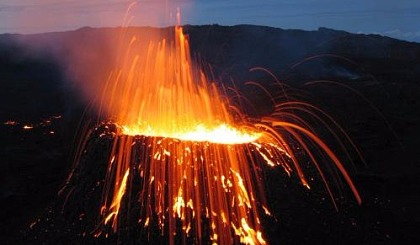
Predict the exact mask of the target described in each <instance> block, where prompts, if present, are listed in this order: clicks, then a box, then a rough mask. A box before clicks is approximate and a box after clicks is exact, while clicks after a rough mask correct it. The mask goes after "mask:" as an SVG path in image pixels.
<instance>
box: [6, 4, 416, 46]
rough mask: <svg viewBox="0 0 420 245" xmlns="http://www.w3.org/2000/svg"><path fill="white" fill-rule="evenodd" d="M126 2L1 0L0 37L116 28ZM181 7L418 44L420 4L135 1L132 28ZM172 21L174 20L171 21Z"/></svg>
mask: <svg viewBox="0 0 420 245" xmlns="http://www.w3.org/2000/svg"><path fill="white" fill-rule="evenodd" d="M130 2H131V1H127V0H1V1H0V33H5V32H13V33H15V32H19V33H35V32H46V31H63V30H71V29H76V28H79V27H82V26H93V27H100V26H119V25H121V24H122V23H123V18H124V14H125V12H126V9H127V7H128V6H129V4H130ZM177 7H180V8H181V11H182V19H183V21H182V23H184V24H221V25H235V24H257V25H267V26H273V27H280V28H284V29H304V30H314V29H317V28H318V27H321V26H322V27H329V28H333V29H339V30H346V31H349V32H353V33H377V34H382V35H387V36H392V37H396V38H399V39H405V40H412V41H417V42H420V1H419V0H138V1H137V4H136V6H134V7H133V8H132V10H131V12H130V15H129V16H133V18H132V19H130V20H131V21H130V24H131V25H151V26H166V25H173V24H174V23H175V22H176V21H175V18H174V17H173V16H174V15H171V14H170V13H174V12H176V8H177ZM171 16H172V17H171Z"/></svg>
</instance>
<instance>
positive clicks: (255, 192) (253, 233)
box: [97, 26, 360, 244]
mask: <svg viewBox="0 0 420 245" xmlns="http://www.w3.org/2000/svg"><path fill="white" fill-rule="evenodd" d="M173 36H174V39H166V38H157V39H156V40H151V41H150V42H149V43H148V44H147V45H146V46H144V45H141V44H140V42H139V39H140V37H139V36H134V37H133V38H131V39H130V42H129V44H128V46H127V49H126V51H125V52H124V53H123V57H122V58H121V59H120V60H119V63H118V67H117V69H115V70H114V71H113V72H112V73H111V74H110V76H109V79H108V81H107V83H106V85H105V88H104V90H103V93H102V96H101V99H100V100H101V101H100V105H101V108H100V110H101V112H102V113H103V114H105V115H106V116H107V117H110V118H112V120H113V121H115V123H116V125H118V131H117V134H116V135H115V137H114V144H113V148H112V153H111V156H110V160H109V165H108V173H107V177H106V182H105V191H104V196H103V202H102V208H101V217H102V225H105V226H108V225H109V226H111V227H112V229H113V231H115V232H116V231H117V230H118V229H119V223H120V221H121V219H124V217H120V210H121V203H122V202H123V200H124V198H128V197H126V193H127V192H128V190H129V189H130V188H132V187H133V186H132V185H133V183H131V182H132V179H133V178H134V177H138V178H140V179H141V183H142V184H141V186H140V191H139V193H138V196H136V197H135V198H137V201H138V202H139V204H140V207H141V210H140V213H141V219H140V220H139V223H140V224H141V225H142V226H143V227H144V228H147V227H149V226H150V225H152V224H155V225H157V226H159V227H160V230H161V232H162V234H163V233H164V231H167V234H166V235H168V237H169V241H170V242H171V243H174V237H175V236H177V235H180V236H186V237H190V236H194V237H196V240H195V241H196V242H197V243H202V241H205V240H206V239H209V240H211V241H212V243H215V244H232V243H235V242H238V241H239V242H241V243H244V244H265V243H266V241H265V239H264V235H263V231H262V227H261V221H260V214H261V213H262V211H264V212H265V213H266V214H269V211H268V209H267V207H266V204H265V197H264V191H263V184H262V183H263V180H262V178H261V176H260V172H259V171H258V169H260V165H261V162H262V163H263V164H264V163H266V164H267V165H268V166H272V167H275V166H281V167H283V169H284V170H285V171H286V172H287V173H289V174H291V173H292V172H294V171H296V172H297V175H298V177H299V178H300V180H301V182H302V183H303V185H305V186H307V187H308V188H309V184H308V182H307V181H306V178H305V175H304V172H303V170H302V169H301V167H300V165H299V163H298V158H297V157H296V154H295V147H293V146H292V145H291V144H290V141H289V140H290V138H292V139H293V142H295V143H297V144H298V145H299V146H300V147H301V149H303V151H305V152H306V153H307V154H308V155H309V157H310V159H311V160H312V162H313V163H314V164H315V165H316V167H317V169H318V170H319V173H320V176H321V177H322V179H323V180H324V181H325V178H324V174H323V172H322V169H321V168H320V167H319V161H321V160H320V159H319V158H317V156H316V155H315V153H313V152H320V153H321V155H322V157H321V158H322V160H325V159H327V160H328V161H330V162H332V163H333V164H334V165H335V166H336V167H337V168H338V170H339V171H340V172H341V174H342V175H343V176H344V178H345V180H346V181H347V183H348V184H349V185H350V187H351V189H352V191H353V193H354V194H355V196H356V198H357V200H358V201H359V202H360V197H359V194H358V193H357V190H356V188H355V187H354V185H353V183H352V181H351V179H350V177H349V175H348V174H347V172H346V170H345V169H344V167H343V166H342V164H341V162H340V160H339V159H338V158H337V156H336V155H335V154H334V152H333V151H332V150H331V149H330V148H328V146H327V145H326V144H325V143H324V142H323V141H322V140H321V139H319V138H318V137H317V136H316V135H315V134H314V133H312V132H311V130H310V127H307V124H306V123H305V122H304V121H303V120H302V119H299V118H298V117H294V116H293V115H292V114H291V113H290V112H287V110H288V109H289V108H290V107H292V109H293V110H296V108H303V109H302V110H304V111H307V110H309V109H311V108H310V106H309V105H302V104H293V103H289V104H283V105H279V106H278V107H276V112H275V113H274V114H273V115H272V117H270V118H266V119H264V120H262V121H260V122H259V123H256V124H253V123H250V122H248V121H246V120H245V119H244V118H245V117H244V116H243V115H238V114H239V112H238V110H236V109H235V110H234V109H233V108H231V107H230V105H229V103H228V101H227V100H226V99H225V98H224V96H223V95H222V94H221V93H220V92H219V91H218V88H217V87H216V85H215V84H214V83H211V82H209V81H208V80H207V77H206V75H205V74H204V72H203V71H202V70H201V69H200V68H199V67H198V66H196V65H195V64H194V63H193V62H192V60H191V55H190V51H189V50H190V49H189V44H188V39H187V38H186V37H185V36H184V34H183V30H182V28H181V27H179V26H177V27H175V29H174V33H173ZM232 111H236V114H233V113H232ZM279 115H280V116H281V117H282V118H286V120H278V118H280V116H279ZM238 118H241V120H239V119H238ZM287 118H288V119H289V120H287ZM280 129H281V130H282V131H284V132H285V134H282V133H280ZM140 136H141V137H140ZM135 147H142V148H141V149H142V151H143V153H142V154H141V156H140V157H139V156H137V157H133V152H135ZM253 155H258V157H253ZM134 175H135V176H134ZM325 182H326V181H325ZM325 185H326V188H327V190H328V192H329V194H330V195H331V196H333V193H332V191H331V190H330V189H329V187H328V185H327V183H325ZM204 223H206V224H208V226H209V227H208V228H207V227H203V226H202V225H203V224H204ZM205 229H207V230H209V232H207V233H209V237H208V238H206V237H203V236H204V235H203V234H207V233H206V232H204V230H205ZM179 230H181V234H179V233H178V234H176V233H177V231H179ZM101 233H102V231H99V232H98V233H97V235H100V234H101Z"/></svg>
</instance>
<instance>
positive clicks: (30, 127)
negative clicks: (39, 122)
mask: <svg viewBox="0 0 420 245" xmlns="http://www.w3.org/2000/svg"><path fill="white" fill-rule="evenodd" d="M33 128H34V127H33V126H32V125H25V126H23V129H26V130H29V129H33Z"/></svg>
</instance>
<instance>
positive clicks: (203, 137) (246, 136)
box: [122, 123, 261, 144]
mask: <svg viewBox="0 0 420 245" xmlns="http://www.w3.org/2000/svg"><path fill="white" fill-rule="evenodd" d="M122 133H123V134H125V135H130V136H135V135H143V136H152V137H165V138H174V139H179V140H184V141H196V142H211V143H217V144H244V143H250V142H253V141H255V140H257V139H258V138H259V137H260V136H261V133H258V132H255V131H252V130H250V129H248V128H247V129H245V128H239V129H238V128H235V127H232V126H230V125H228V124H224V123H222V124H220V125H218V126H212V127H209V126H206V125H203V124H197V125H196V126H195V127H192V128H191V129H184V130H176V131H169V132H168V131H163V130H159V129H156V128H154V127H152V126H150V125H141V124H137V125H129V126H126V125H123V126H122Z"/></svg>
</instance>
